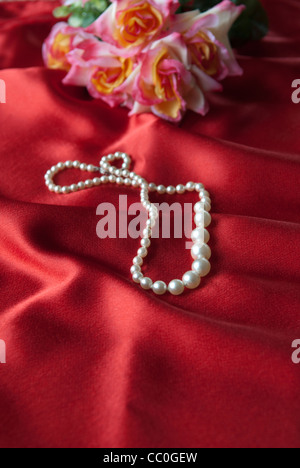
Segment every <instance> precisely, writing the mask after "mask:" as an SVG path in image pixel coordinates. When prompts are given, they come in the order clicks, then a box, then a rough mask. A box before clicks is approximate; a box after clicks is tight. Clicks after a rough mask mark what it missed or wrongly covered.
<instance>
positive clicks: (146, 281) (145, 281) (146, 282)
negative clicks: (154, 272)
mask: <svg viewBox="0 0 300 468" xmlns="http://www.w3.org/2000/svg"><path fill="white" fill-rule="evenodd" d="M152 284H153V281H152V279H150V278H147V277H145V278H142V279H141V281H140V285H141V286H142V288H143V289H151V287H152Z"/></svg>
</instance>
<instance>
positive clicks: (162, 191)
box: [157, 185, 166, 195]
mask: <svg viewBox="0 0 300 468" xmlns="http://www.w3.org/2000/svg"><path fill="white" fill-rule="evenodd" d="M157 193H159V194H160V195H163V194H164V193H166V187H165V186H164V185H159V186H158V187H157Z"/></svg>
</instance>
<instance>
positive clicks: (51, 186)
mask: <svg viewBox="0 0 300 468" xmlns="http://www.w3.org/2000/svg"><path fill="white" fill-rule="evenodd" d="M48 189H49V190H50V192H54V191H55V185H54V184H50V185H48Z"/></svg>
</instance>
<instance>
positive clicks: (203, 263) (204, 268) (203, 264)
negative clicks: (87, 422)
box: [192, 258, 211, 276]
mask: <svg viewBox="0 0 300 468" xmlns="http://www.w3.org/2000/svg"><path fill="white" fill-rule="evenodd" d="M192 269H193V270H194V271H195V272H196V273H197V274H198V275H199V276H206V275H208V273H209V272H210V269H211V266H210V263H209V261H208V260H207V259H206V258H198V259H197V260H195V261H194V262H193V264H192Z"/></svg>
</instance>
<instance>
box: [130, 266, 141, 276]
mask: <svg viewBox="0 0 300 468" xmlns="http://www.w3.org/2000/svg"><path fill="white" fill-rule="evenodd" d="M140 271H141V267H140V266H139V265H132V267H131V268H130V273H131V274H132V275H133V274H134V273H140Z"/></svg>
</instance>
